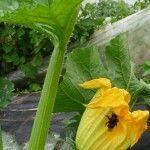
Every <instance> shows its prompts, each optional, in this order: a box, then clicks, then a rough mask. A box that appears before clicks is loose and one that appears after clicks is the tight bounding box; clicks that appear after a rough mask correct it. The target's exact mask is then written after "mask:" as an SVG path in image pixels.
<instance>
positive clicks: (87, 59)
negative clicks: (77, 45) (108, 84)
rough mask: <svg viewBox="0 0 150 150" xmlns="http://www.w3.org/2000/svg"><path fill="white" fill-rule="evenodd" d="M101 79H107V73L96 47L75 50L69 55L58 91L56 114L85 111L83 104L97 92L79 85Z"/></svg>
mask: <svg viewBox="0 0 150 150" xmlns="http://www.w3.org/2000/svg"><path fill="white" fill-rule="evenodd" d="M100 77H106V72H105V69H104V67H103V65H102V63H101V60H100V56H99V53H98V49H97V48H96V47H94V46H92V47H89V48H83V49H75V50H74V51H73V52H71V53H70V54H68V58H67V62H66V74H65V76H64V80H63V82H62V83H61V84H60V87H59V89H58V93H57V97H56V103H55V107H54V112H64V111H68V112H70V111H83V110H84V107H83V106H82V103H88V102H89V101H90V99H91V97H92V96H93V95H94V93H95V91H94V90H87V89H83V88H81V87H80V86H79V84H81V83H83V82H85V81H88V80H91V79H95V78H100Z"/></svg>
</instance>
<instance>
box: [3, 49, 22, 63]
mask: <svg viewBox="0 0 150 150" xmlns="http://www.w3.org/2000/svg"><path fill="white" fill-rule="evenodd" d="M3 59H5V60H6V62H7V63H10V62H13V64H14V65H17V64H19V62H20V61H19V56H18V53H17V52H12V51H11V52H9V53H4V54H3Z"/></svg>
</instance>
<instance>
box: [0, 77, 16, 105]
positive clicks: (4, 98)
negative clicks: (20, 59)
mask: <svg viewBox="0 0 150 150" xmlns="http://www.w3.org/2000/svg"><path fill="white" fill-rule="evenodd" d="M13 91H14V85H13V83H12V82H11V81H9V80H7V79H2V78H0V107H6V106H7V105H8V104H9V103H10V99H11V98H12V96H13V93H12V92H13Z"/></svg>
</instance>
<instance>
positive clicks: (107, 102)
mask: <svg viewBox="0 0 150 150" xmlns="http://www.w3.org/2000/svg"><path fill="white" fill-rule="evenodd" d="M98 92H99V91H98ZM96 95H100V96H99V97H98V96H94V98H93V99H92V102H91V103H89V104H84V106H85V107H88V108H93V109H98V108H111V109H112V110H113V112H114V113H115V114H117V115H120V114H121V115H123V114H124V113H126V112H128V111H129V105H128V102H129V97H130V94H129V93H128V92H127V91H125V90H122V89H119V88H116V87H114V88H111V89H108V90H107V91H106V92H104V93H103V94H101V93H100V94H96Z"/></svg>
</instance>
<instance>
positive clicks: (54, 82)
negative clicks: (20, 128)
mask: <svg viewBox="0 0 150 150" xmlns="http://www.w3.org/2000/svg"><path fill="white" fill-rule="evenodd" d="M64 53H65V47H64V48H63V49H62V48H61V49H60V48H59V45H57V46H55V49H54V52H53V54H52V57H51V61H50V64H49V67H48V70H47V75H46V78H45V82H44V86H43V90H42V94H41V99H40V103H39V107H38V110H37V114H36V118H35V121H34V126H33V129H32V134H31V138H30V142H29V147H28V149H29V150H43V149H44V145H45V142H46V137H47V133H48V130H49V125H50V119H51V116H52V111H53V106H54V102H55V97H56V91H57V86H58V82H59V76H60V73H61V68H62V64H63V58H64Z"/></svg>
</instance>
